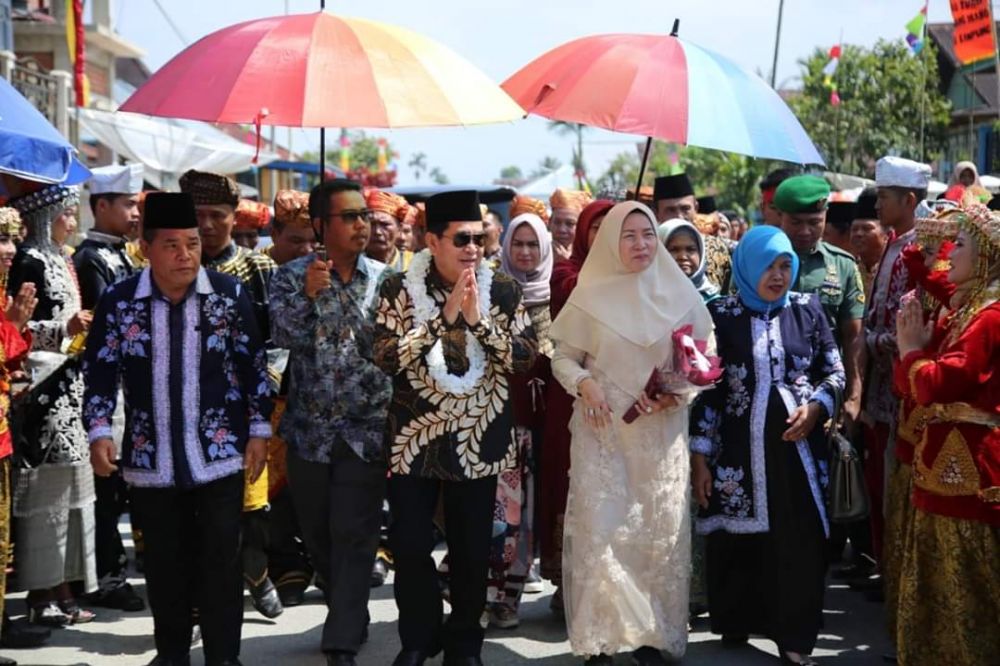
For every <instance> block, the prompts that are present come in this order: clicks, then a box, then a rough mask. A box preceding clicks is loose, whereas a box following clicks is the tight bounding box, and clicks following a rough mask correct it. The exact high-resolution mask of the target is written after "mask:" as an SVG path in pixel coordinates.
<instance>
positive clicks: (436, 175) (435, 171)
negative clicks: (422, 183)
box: [428, 167, 448, 185]
mask: <svg viewBox="0 0 1000 666" xmlns="http://www.w3.org/2000/svg"><path fill="white" fill-rule="evenodd" d="M428 175H429V176H430V177H431V180H433V181H434V182H435V183H437V184H438V185H447V184H448V176H446V175H445V173H444V171H442V170H441V167H434V168H432V169H431V170H430V173H429V174H428Z"/></svg>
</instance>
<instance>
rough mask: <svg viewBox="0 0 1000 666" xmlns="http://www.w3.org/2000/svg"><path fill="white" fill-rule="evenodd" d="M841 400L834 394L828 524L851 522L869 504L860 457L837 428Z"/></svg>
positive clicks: (862, 516) (862, 514) (864, 514)
mask: <svg viewBox="0 0 1000 666" xmlns="http://www.w3.org/2000/svg"><path fill="white" fill-rule="evenodd" d="M840 410H841V401H840V396H839V395H838V396H837V405H836V409H834V412H833V418H832V421H831V426H830V439H829V449H830V489H829V506H828V511H827V513H828V514H829V518H830V522H831V523H839V524H844V523H854V522H857V521H859V520H863V519H865V518H867V517H868V513H869V511H870V510H871V503H870V501H869V499H868V487H867V486H866V485H865V474H864V470H863V469H862V466H861V458H860V457H859V456H858V452H857V451H856V450H855V449H854V445H853V444H851V440H849V439H848V438H847V437H846V436H844V434H843V433H842V432H840V429H839V428H838V427H837V422H838V421H839V420H840Z"/></svg>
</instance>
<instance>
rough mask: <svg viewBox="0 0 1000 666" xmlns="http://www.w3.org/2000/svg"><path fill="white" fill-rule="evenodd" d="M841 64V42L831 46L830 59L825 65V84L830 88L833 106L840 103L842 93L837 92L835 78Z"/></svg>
mask: <svg viewBox="0 0 1000 666" xmlns="http://www.w3.org/2000/svg"><path fill="white" fill-rule="evenodd" d="M839 64H840V44H837V45H836V46H833V47H831V48H830V61H829V62H827V63H826V65H825V66H824V67H823V85H825V86H826V87H827V88H829V89H830V104H832V105H833V106H838V105H839V104H840V95H839V94H838V93H837V82H836V81H835V80H834V78H833V75H834V74H835V73H836V72H837V65H839Z"/></svg>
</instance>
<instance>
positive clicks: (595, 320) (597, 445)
mask: <svg viewBox="0 0 1000 666" xmlns="http://www.w3.org/2000/svg"><path fill="white" fill-rule="evenodd" d="M655 224H656V218H655V217H654V216H653V213H652V211H650V210H649V209H648V208H647V207H646V206H644V205H642V204H640V203H636V202H625V203H620V204H618V205H616V206H615V207H614V208H612V209H611V210H610V211H609V212H608V215H607V217H605V219H604V222H603V224H601V228H600V231H599V232H598V234H597V238H596V239H595V241H594V245H593V247H592V249H591V251H590V254H589V255H588V256H587V260H586V262H585V263H584V265H583V268H582V270H581V272H580V278H579V281H578V283H577V286H576V289H574V291H573V293H572V295H571V296H570V298H569V301H568V302H567V304H566V306H565V307H564V308H563V309H562V311H561V312H560V313H559V316H558V317H557V318H556V320H555V321H554V322H553V323H552V328H551V331H550V334H551V337H552V339H553V340H554V341H555V343H556V351H555V354H554V356H553V359H552V370H553V374H554V375H555V377H556V379H557V380H558V381H559V382H560V383H561V384H562V385H563V386H564V387H565V388H566V390H567V391H568V392H569V393H570V394H571V395H575V396H578V398H577V400H576V403H575V405H574V412H573V418H572V420H571V421H570V432H571V433H572V437H573V440H572V447H571V465H570V469H571V471H570V491H569V502H568V506H567V511H566V524H565V535H564V542H563V570H564V574H563V578H564V581H563V582H564V591H565V597H566V622H567V625H568V629H569V637H570V643H571V645H572V648H573V652H574V653H575V654H579V655H585V656H586V657H587V663H591V664H610V663H613V662H612V659H613V655H614V654H616V653H618V652H622V651H626V650H632V651H633V653H632V656H633V659H634V662H635V663H637V664H640V666H644V665H655V664H665V663H666V662H665V660H664V659H663V656H662V654H661V653H660V650H666V651H667V652H668V653H669V654H670V656H671V657H674V658H676V657H680V656H682V655H683V654H684V651H685V648H686V646H687V621H688V608H687V606H688V579H689V568H690V554H691V553H690V539H691V532H690V515H689V509H688V507H689V503H690V490H689V485H688V484H689V474H690V472H689V460H688V450H687V447H688V440H687V431H688V410H687V405H686V404H683V402H679V401H678V399H677V398H675V397H674V396H671V395H664V396H648V395H645V393H644V388H645V386H646V383H647V381H648V380H649V377H650V374H651V373H652V371H653V369H654V368H657V367H659V368H669V363H670V359H671V353H672V348H671V334H672V333H673V332H674V331H675V330H676V329H677V328H679V327H681V326H683V325H685V324H692V325H693V327H694V336H695V337H696V338H700V339H705V340H709V341H710V346H712V347H714V342H712V341H711V338H712V321H711V317H710V315H709V313H708V311H707V310H706V308H705V306H704V305H703V303H702V297H701V295H700V294H699V293H698V291H697V290H696V289H695V288H694V286H693V285H692V284H691V281H690V280H689V279H687V277H686V276H685V275H684V274H683V273H682V272H681V270H680V269H679V268H678V267H677V264H676V263H675V262H674V261H673V260H672V259H671V258H670V255H668V254H667V251H666V249H665V248H664V247H663V245H662V244H660V243H659V242H658V240H657V237H656V226H655ZM636 402H638V403H639V405H640V406H641V410H640V413H641V416H639V418H637V419H636V420H634V421H633V422H632V423H629V424H627V423H625V422H624V421H623V419H622V416H623V415H624V414H625V413H626V412H627V411H628V410H629V408H630V407H631V406H632V405H633V404H634V403H636Z"/></svg>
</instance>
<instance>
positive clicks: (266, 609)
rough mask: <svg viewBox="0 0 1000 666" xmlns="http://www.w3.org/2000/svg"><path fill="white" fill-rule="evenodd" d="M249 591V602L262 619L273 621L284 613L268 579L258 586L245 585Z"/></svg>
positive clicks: (275, 591)
mask: <svg viewBox="0 0 1000 666" xmlns="http://www.w3.org/2000/svg"><path fill="white" fill-rule="evenodd" d="M247 587H248V588H249V589H250V600H251V601H252V602H253V607H254V608H256V609H257V612H258V613H260V614H261V615H263V616H264V617H266V618H268V619H270V620H273V619H274V618H276V617H278V616H279V615H281V614H282V613H284V612H285V609H284V607H283V606H282V605H281V599H279V598H278V591H277V590H276V589H274V583H272V582H271V579H270V578H265V579H264V582H263V583H261V584H260V585H247Z"/></svg>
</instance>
